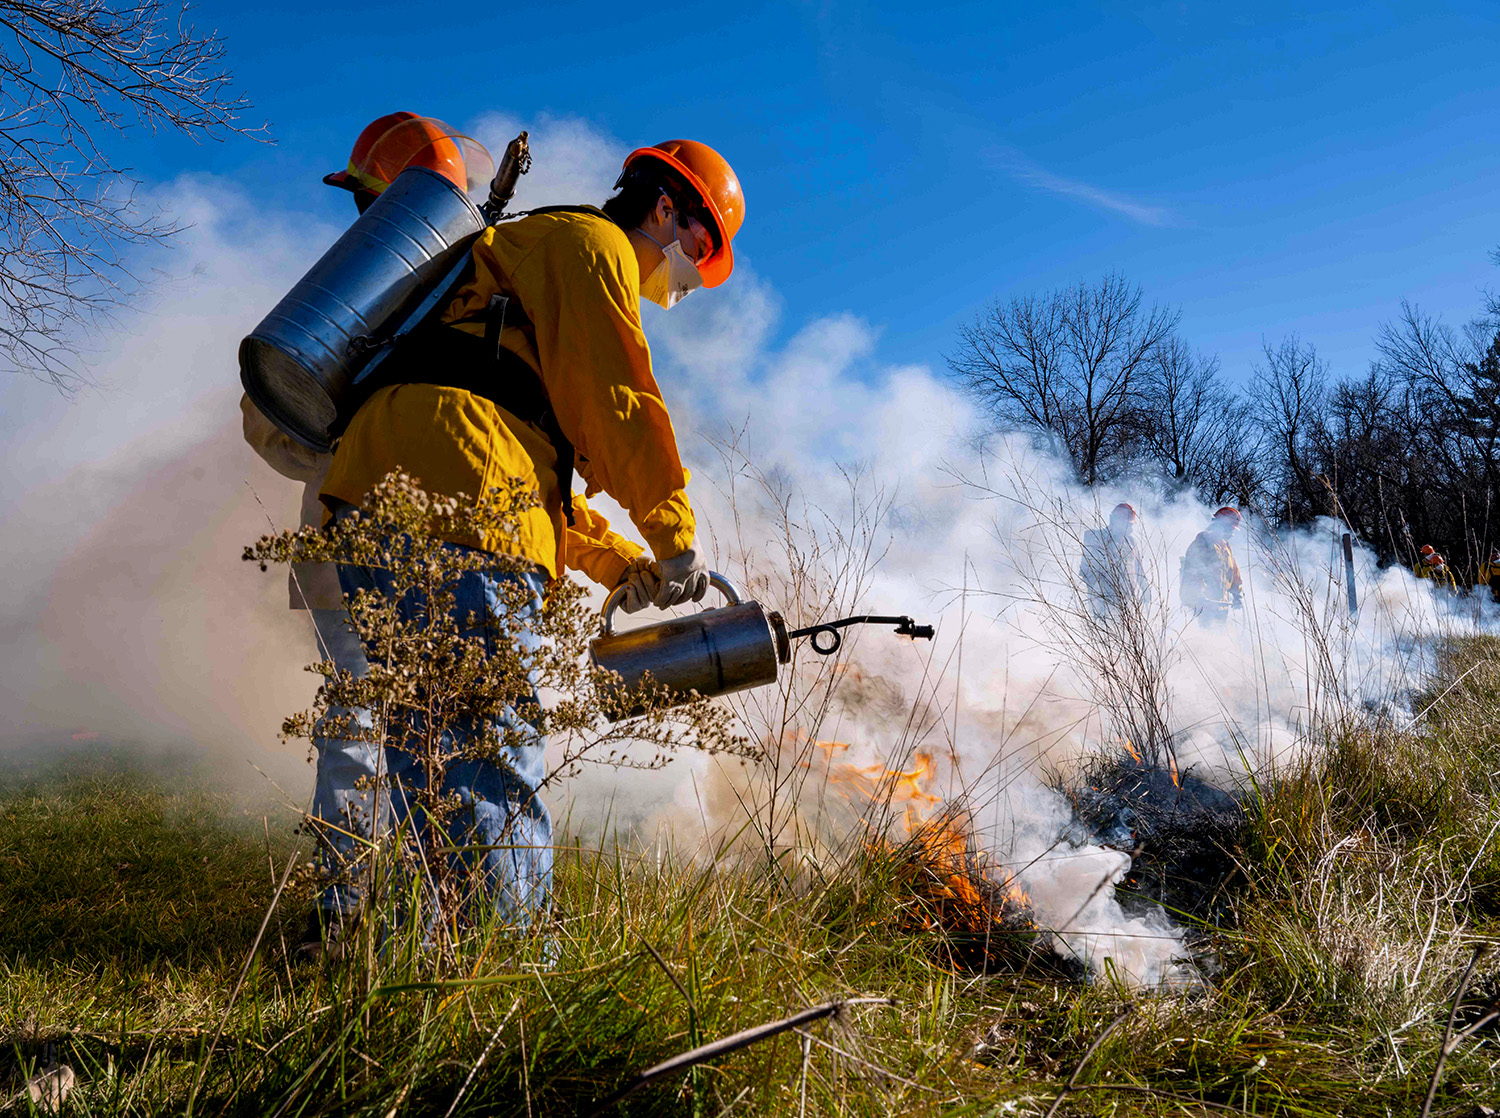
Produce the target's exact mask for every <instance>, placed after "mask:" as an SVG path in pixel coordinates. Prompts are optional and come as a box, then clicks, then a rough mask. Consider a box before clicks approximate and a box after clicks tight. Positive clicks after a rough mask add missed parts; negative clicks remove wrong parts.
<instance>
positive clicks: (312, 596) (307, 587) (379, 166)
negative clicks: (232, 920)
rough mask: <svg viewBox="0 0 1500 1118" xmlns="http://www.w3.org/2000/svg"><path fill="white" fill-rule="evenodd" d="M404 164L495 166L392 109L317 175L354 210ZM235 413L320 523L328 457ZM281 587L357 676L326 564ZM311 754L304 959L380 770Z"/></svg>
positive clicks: (366, 834)
mask: <svg viewBox="0 0 1500 1118" xmlns="http://www.w3.org/2000/svg"><path fill="white" fill-rule="evenodd" d="M408 167H426V168H428V169H429V170H431V171H436V172H437V173H438V174H440V175H442V176H443V177H444V178H446V179H447V180H448V181H449V182H451V183H453V185H454V186H456V187H458V188H459V189H460V190H464V191H470V190H474V189H477V188H478V187H479V186H482V185H484V184H485V183H487V182H489V179H490V177H491V176H492V175H493V174H494V171H495V168H494V163H493V161H492V160H491V159H490V155H489V152H487V151H486V150H485V149H484V147H483V146H482V145H480V144H479V143H478V142H477V141H475V140H471V139H469V138H468V137H467V136H463V135H461V134H460V133H459V132H458V131H456V130H455V129H453V128H451V127H450V126H448V125H446V124H444V123H443V122H442V121H440V120H435V119H433V118H432V117H425V116H418V115H417V114H416V113H409V112H399V113H390V114H388V115H386V116H383V117H380V118H379V119H378V120H375V121H372V122H371V123H370V124H369V125H367V126H366V127H365V129H364V131H362V132H361V133H360V134H359V138H358V139H357V140H355V141H354V150H353V151H352V152H351V153H350V155H349V164H348V167H347V169H345V170H343V171H337V172H335V173H334V174H331V175H328V176H327V177H325V178H324V179H323V181H324V182H326V183H327V184H328V185H330V186H337V187H341V188H342V189H345V190H348V191H350V192H351V193H352V194H353V195H354V204H355V206H356V208H358V210H359V212H360V213H364V212H365V210H366V209H367V208H369V205H370V203H371V202H373V201H374V200H375V199H376V198H377V197H379V195H380V194H382V193H383V192H384V191H385V189H386V187H388V186H390V185H391V183H392V182H394V181H395V179H396V176H397V175H399V174H400V173H401V172H402V171H404V170H406V169H407V168H408ZM240 414H241V420H242V424H243V428H244V435H245V441H246V442H247V443H249V444H250V447H251V448H252V449H253V450H254V451H255V453H256V454H258V455H260V457H261V458H262V459H263V460H264V461H265V462H266V463H267V464H268V465H269V466H270V467H271V468H272V469H273V470H275V471H276V472H277V473H279V474H281V475H282V476H283V477H287V478H290V479H292V480H293V481H300V482H302V483H303V490H302V507H301V517H300V523H301V525H302V526H303V527H307V526H309V525H318V524H321V523H322V522H323V516H324V508H323V505H322V502H321V501H319V500H318V492H319V490H321V489H322V487H323V479H324V478H325V477H326V476H327V474H328V468H329V466H330V465H331V464H332V462H333V455H332V454H326V453H321V452H319V451H315V450H310V449H308V448H307V447H305V446H303V445H302V444H301V443H299V442H297V441H296V440H295V439H293V438H291V437H290V436H289V435H286V434H283V433H282V431H281V430H280V429H279V428H277V427H276V425H275V424H273V423H272V422H271V421H270V420H269V419H267V418H266V417H265V415H263V414H262V413H261V412H260V410H259V409H258V408H257V407H256V406H255V405H254V404H253V403H251V402H250V398H249V397H248V396H241V397H240ZM289 589H290V597H291V608H292V609H297V610H307V611H309V614H310V616H311V618H312V623H313V629H314V631H315V634H316V637H317V641H318V651H319V654H320V655H321V656H322V657H323V658H324V659H326V660H330V661H332V662H333V664H334V666H335V667H337V668H339V669H341V670H344V671H348V672H351V673H353V674H354V675H356V676H363V675H364V674H365V672H366V671H367V670H368V669H369V665H368V663H367V662H366V659H365V653H364V648H363V647H362V646H361V645H360V642H359V638H358V637H356V636H355V635H354V632H353V631H352V630H351V629H350V627H349V619H348V614H347V613H346V612H345V609H344V595H343V591H342V589H341V588H340V587H339V578H338V572H337V571H336V570H335V568H334V566H333V565H332V564H331V563H297V564H294V565H293V567H292V571H291V575H290V588H289ZM330 713H331V714H333V715H334V716H336V717H342V716H344V715H347V714H348V713H349V712H348V711H345V710H342V709H337V708H336V709H334V710H333V711H331V712H330ZM313 753H314V755H315V760H316V771H315V776H314V778H313V800H312V807H311V809H310V811H309V813H308V814H309V815H310V816H311V819H312V824H311V826H312V830H313V832H314V838H315V839H316V840H317V843H318V856H317V857H318V862H319V865H320V866H321V869H322V871H323V874H324V877H325V881H326V884H325V886H324V888H323V892H322V894H321V895H320V897H319V898H318V901H317V904H316V906H315V908H314V912H313V914H312V918H311V922H310V924H309V926H308V928H307V930H306V931H305V932H304V933H303V935H302V938H301V940H300V941H299V943H298V945H297V946H298V948H299V950H300V951H301V952H302V953H304V954H308V955H315V954H318V953H320V952H321V951H322V949H323V947H324V945H325V943H332V942H334V941H336V940H337V939H338V938H339V936H340V935H341V933H342V931H343V927H344V924H345V922H346V921H348V920H351V919H353V918H354V917H355V916H356V915H357V913H358V910H359V906H360V903H361V897H360V891H359V888H358V887H357V885H356V884H355V883H354V882H352V881H350V880H349V875H348V873H347V872H346V870H347V867H348V866H349V865H351V864H354V863H357V861H358V859H359V855H360V854H361V853H362V851H363V850H365V849H367V846H366V843H367V841H368V840H369V839H370V838H371V837H372V834H373V832H374V831H375V830H376V829H377V828H376V826H375V821H374V820H373V819H371V817H370V816H371V812H372V809H373V807H374V803H373V795H372V791H371V787H370V786H371V784H372V782H373V781H375V780H376V779H377V778H378V777H379V776H380V775H381V766H380V761H381V750H380V748H379V747H378V746H376V745H374V744H373V743H370V742H364V741H347V740H343V739H336V738H326V737H321V736H319V737H315V738H314V739H313Z"/></svg>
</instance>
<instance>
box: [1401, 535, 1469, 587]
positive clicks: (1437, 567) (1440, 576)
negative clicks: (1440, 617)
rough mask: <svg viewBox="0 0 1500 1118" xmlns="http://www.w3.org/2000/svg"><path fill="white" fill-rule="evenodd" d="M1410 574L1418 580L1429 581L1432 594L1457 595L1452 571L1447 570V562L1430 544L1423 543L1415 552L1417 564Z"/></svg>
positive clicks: (1456, 585)
mask: <svg viewBox="0 0 1500 1118" xmlns="http://www.w3.org/2000/svg"><path fill="white" fill-rule="evenodd" d="M1412 573H1413V574H1415V575H1416V576H1417V577H1418V578H1425V579H1427V580H1429V581H1430V582H1431V583H1432V592H1433V593H1434V594H1438V595H1453V594H1457V593H1458V581H1457V580H1456V579H1455V578H1454V577H1453V571H1452V570H1451V569H1450V568H1449V566H1448V561H1447V560H1446V559H1444V558H1443V556H1442V553H1441V552H1439V551H1438V550H1437V548H1435V547H1433V546H1432V545H1431V544H1430V543H1424V544H1423V545H1422V547H1421V550H1419V551H1418V552H1417V563H1416V566H1414V567H1413V568H1412Z"/></svg>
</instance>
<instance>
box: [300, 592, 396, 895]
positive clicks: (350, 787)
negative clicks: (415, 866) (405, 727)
mask: <svg viewBox="0 0 1500 1118" xmlns="http://www.w3.org/2000/svg"><path fill="white" fill-rule="evenodd" d="M310 612H311V614H312V621H313V627H314V628H315V629H316V630H317V634H318V651H319V652H320V653H321V654H322V657H323V659H325V660H331V661H332V662H333V665H334V667H336V668H341V669H343V670H344V671H348V672H351V673H352V674H353V675H354V676H355V677H356V678H362V677H363V676H364V674H365V673H366V672H368V671H369V670H370V664H369V662H368V661H367V660H366V659H365V650H364V646H363V645H361V644H360V643H359V638H358V637H357V636H355V635H354V631H353V630H352V629H351V628H350V627H349V615H348V613H347V612H345V611H344V610H342V609H315V610H312V611H310ZM351 713H353V714H354V716H355V718H356V719H357V720H358V721H359V722H360V723H361V724H362V725H364V726H366V727H368V726H369V723H370V720H369V716H368V715H362V714H361V713H360V712H357V711H356V712H351V711H350V710H349V709H348V708H347V707H341V706H334V707H331V708H330V709H329V714H332V715H334V716H336V717H346V716H348V715H350V714H351ZM313 749H314V751H315V752H316V753H317V760H318V765H317V775H316V777H315V778H314V781H313V802H312V810H311V812H310V813H309V814H311V815H312V817H313V820H314V822H313V823H312V829H313V832H314V834H315V835H316V837H317V839H318V858H319V860H320V861H321V862H322V864H323V868H324V871H325V872H326V873H328V874H329V875H330V876H335V880H333V881H331V882H330V883H329V884H328V885H327V886H326V887H325V888H324V890H323V895H322V896H321V897H320V898H319V899H318V904H319V905H320V906H321V907H322V908H323V909H325V910H326V911H328V912H340V913H343V914H344V915H346V916H352V915H353V914H354V913H355V912H356V911H357V910H358V909H359V902H360V895H359V888H358V886H357V885H356V884H355V883H354V882H352V881H349V880H347V879H343V878H340V877H338V876H336V875H338V873H339V871H340V870H341V869H342V868H344V867H347V866H350V865H352V864H354V863H355V862H356V861H357V860H358V859H359V857H360V856H361V855H362V854H363V853H364V852H365V849H366V847H365V843H366V842H368V841H369V840H370V839H371V838H373V837H374V835H376V834H378V833H380V831H381V830H382V827H381V825H380V824H381V821H380V820H377V819H375V818H373V813H374V810H375V808H376V807H377V806H378V807H379V808H380V810H381V814H382V815H383V814H385V805H386V797H385V796H384V795H383V794H382V795H381V796H380V797H379V800H378V804H377V801H376V797H375V795H374V793H373V791H372V789H373V787H374V786H375V784H376V783H377V782H378V781H379V778H380V775H381V769H380V763H381V756H380V754H381V750H380V747H379V746H378V745H375V744H374V743H373V742H367V741H349V740H347V739H345V738H335V737H327V736H324V735H321V734H320V735H318V736H317V737H314V738H313ZM361 781H363V782H364V785H365V786H364V788H359V787H357V785H358V784H359V783H360V782H361Z"/></svg>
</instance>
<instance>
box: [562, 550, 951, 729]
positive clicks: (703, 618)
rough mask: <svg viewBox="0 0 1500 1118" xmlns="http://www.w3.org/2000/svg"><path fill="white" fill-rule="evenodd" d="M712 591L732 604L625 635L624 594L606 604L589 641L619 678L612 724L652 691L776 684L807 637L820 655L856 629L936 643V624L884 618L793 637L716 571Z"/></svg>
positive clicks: (642, 705)
mask: <svg viewBox="0 0 1500 1118" xmlns="http://www.w3.org/2000/svg"><path fill="white" fill-rule="evenodd" d="M709 584H710V585H711V586H712V587H713V588H714V589H715V590H717V591H718V592H719V593H720V594H721V595H723V597H724V600H725V602H726V604H725V605H723V606H719V607H717V608H712V609H704V610H700V611H698V612H697V613H694V614H690V615H688V616H687V617H674V618H672V619H671V620H668V621H662V622H658V623H657V624H654V625H642V626H639V627H638V628H635V629H630V630H628V631H626V632H623V633H617V632H615V625H614V615H615V611H616V610H617V609H618V608H619V606H620V603H621V602H622V601H624V598H625V589H624V587H618V588H616V589H615V591H614V592H613V593H612V594H610V596H609V598H608V599H607V600H606V601H605V603H604V611H603V617H602V623H601V632H600V635H599V636H597V637H595V638H594V639H593V640H592V641H590V642H589V659H590V660H591V661H592V662H593V665H594V667H595V668H596V669H598V670H600V671H604V672H611V673H614V674H615V675H616V676H617V677H618V678H617V679H616V680H615V681H614V682H613V683H612V684H610V685H609V690H610V696H609V697H610V699H611V703H610V706H611V707H612V708H613V710H612V713H611V715H610V718H611V719H612V720H613V721H616V722H618V721H619V720H620V719H622V718H632V717H635V716H636V715H639V714H643V713H644V712H645V710H646V700H645V699H644V698H643V697H642V695H641V694H640V692H642V691H645V692H647V693H648V694H649V693H651V691H652V689H653V688H659V689H661V690H662V691H663V692H669V693H670V694H669V695H667V696H665V697H666V701H667V702H669V703H676V702H685V701H686V700H687V699H688V698H689V697H690V696H691V694H692V693H694V692H696V693H697V694H698V695H701V696H704V697H705V698H707V697H712V696H715V695H727V694H729V693H730V692H733V691H744V690H747V689H748V688H751V687H762V686H764V685H766V684H769V683H775V682H776V679H777V675H778V673H779V670H780V666H781V665H782V664H785V663H787V662H789V661H790V660H791V658H792V644H791V642H792V641H793V640H796V639H798V638H800V637H807V638H809V641H810V643H811V644H812V648H813V651H814V652H816V653H818V655H820V656H832V655H833V654H834V653H835V652H837V651H838V650H839V647H840V646H841V645H842V644H843V640H844V638H843V633H842V632H841V630H843V629H845V628H847V627H848V626H850V625H893V626H895V629H896V633H897V634H898V635H900V636H905V637H911V638H913V639H917V638H920V639H922V640H931V639H932V637H933V627H932V626H931V625H918V624H917V623H916V622H915V621H913V620H912V619H911V618H910V617H905V616H885V615H877V614H861V615H859V616H858V617H844V618H840V619H839V620H837V621H825V622H820V623H819V624H817V625H809V626H808V627H807V628H805V629H793V630H790V631H789V630H788V629H787V625H786V621H785V620H784V619H783V618H782V616H781V614H780V613H778V612H776V611H775V610H768V609H766V608H765V606H763V605H761V604H760V603H759V602H753V601H746V600H745V598H744V595H742V594H741V593H740V591H739V588H738V587H736V586H735V585H734V584H733V583H732V582H730V581H729V580H728V579H727V578H725V577H724V576H723V575H721V574H719V573H718V572H717V571H714V572H710V574H709ZM653 697H654V696H653Z"/></svg>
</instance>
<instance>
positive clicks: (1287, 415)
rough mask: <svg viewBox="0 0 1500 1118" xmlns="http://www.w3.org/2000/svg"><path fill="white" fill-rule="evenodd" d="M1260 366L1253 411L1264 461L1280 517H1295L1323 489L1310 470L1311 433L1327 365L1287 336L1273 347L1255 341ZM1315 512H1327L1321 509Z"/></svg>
mask: <svg viewBox="0 0 1500 1118" xmlns="http://www.w3.org/2000/svg"><path fill="white" fill-rule="evenodd" d="M1261 352H1262V354H1263V355H1264V363H1263V364H1260V365H1257V366H1256V367H1255V372H1254V378H1253V381H1252V384H1253V393H1254V396H1253V398H1254V401H1255V403H1254V413H1255V418H1256V421H1257V422H1258V423H1259V424H1260V425H1261V428H1262V429H1263V431H1264V433H1265V437H1266V440H1267V446H1266V461H1267V463H1268V466H1269V472H1270V474H1271V481H1272V483H1273V486H1274V492H1275V493H1277V494H1278V495H1279V499H1278V502H1277V503H1278V505H1281V504H1286V505H1287V506H1288V507H1287V508H1285V509H1283V508H1277V509H1276V510H1274V511H1275V512H1276V513H1278V514H1280V515H1281V516H1282V517H1283V518H1285V519H1291V520H1297V519H1301V517H1302V515H1303V510H1304V509H1305V508H1306V507H1307V506H1309V505H1313V504H1316V503H1317V501H1318V495H1319V494H1320V493H1321V492H1323V491H1324V489H1323V486H1322V483H1321V482H1320V481H1319V478H1318V472H1317V470H1316V469H1315V459H1314V455H1315V445H1316V441H1317V429H1318V426H1319V425H1320V424H1321V423H1322V421H1323V407H1324V403H1325V400H1326V397H1327V392H1328V365H1327V363H1326V362H1324V361H1323V360H1322V359H1321V358H1320V357H1319V356H1318V351H1317V348H1316V347H1315V346H1314V345H1313V344H1312V343H1311V342H1303V341H1302V340H1301V339H1300V338H1298V337H1297V335H1295V334H1288V335H1287V336H1286V337H1285V338H1283V339H1282V340H1281V344H1280V345H1278V346H1275V347H1273V346H1272V345H1271V343H1270V342H1266V341H1263V342H1262V343H1261ZM1323 504H1324V506H1325V507H1323V508H1320V509H1318V510H1317V511H1319V512H1323V513H1328V512H1331V511H1332V510H1331V509H1329V508H1327V507H1326V504H1327V502H1326V501H1325V502H1323Z"/></svg>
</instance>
